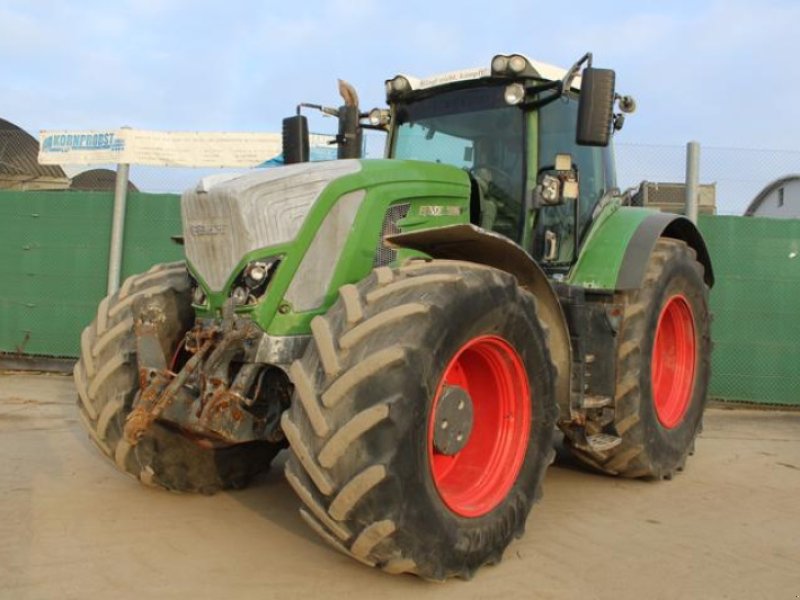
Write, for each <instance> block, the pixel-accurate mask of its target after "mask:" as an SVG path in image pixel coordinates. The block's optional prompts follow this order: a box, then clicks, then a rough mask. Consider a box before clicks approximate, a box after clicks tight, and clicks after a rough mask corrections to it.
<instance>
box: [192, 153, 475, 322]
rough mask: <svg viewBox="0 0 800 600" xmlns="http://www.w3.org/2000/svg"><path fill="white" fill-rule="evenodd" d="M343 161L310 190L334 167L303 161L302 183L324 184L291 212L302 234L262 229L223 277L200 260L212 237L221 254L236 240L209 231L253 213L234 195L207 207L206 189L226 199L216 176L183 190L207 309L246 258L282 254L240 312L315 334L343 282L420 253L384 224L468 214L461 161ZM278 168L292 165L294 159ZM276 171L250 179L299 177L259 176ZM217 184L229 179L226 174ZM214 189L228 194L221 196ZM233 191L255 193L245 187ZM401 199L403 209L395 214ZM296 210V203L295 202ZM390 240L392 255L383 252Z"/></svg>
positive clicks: (221, 299) (223, 295) (211, 310)
mask: <svg viewBox="0 0 800 600" xmlns="http://www.w3.org/2000/svg"><path fill="white" fill-rule="evenodd" d="M336 162H338V163H352V165H351V168H350V169H349V171H350V172H349V173H347V174H343V175H340V176H334V177H332V178H331V179H330V180H329V181H327V183H325V185H324V186H323V187H322V189H321V191H319V192H318V193H317V192H315V191H307V190H305V191H304V190H303V186H306V187H308V186H313V185H314V184H315V182H316V183H317V184H318V183H319V178H318V177H317V175H316V174H317V173H318V172H321V171H323V170H325V169H327V168H329V167H328V166H327V165H323V164H322V163H311V164H306V165H303V173H302V177H304V178H305V179H308V180H309V182H306V181H305V179H304V180H303V181H302V182H300V183H298V184H297V185H296V186H295V189H298V190H300V191H299V192H297V195H298V196H302V195H303V194H304V193H309V194H311V193H316V194H317V196H316V198H315V199H313V198H311V199H310V205H309V206H308V207H307V212H306V213H305V214H302V212H301V211H299V209H296V212H295V213H294V214H292V217H293V218H295V219H297V220H301V221H302V222H301V223H300V224H299V226H298V227H297V231H296V235H294V236H293V238H292V239H290V240H288V241H282V243H278V244H270V243H269V241H270V240H269V235H263V234H262V235H261V237H257V239H256V240H254V244H255V245H258V247H256V248H254V249H252V250H249V251H248V252H245V253H244V254H242V255H240V256H241V257H240V258H239V260H238V261H237V262H236V263H235V267H234V268H232V269H230V270H229V271H228V272H227V274H226V278H225V280H224V283H223V284H222V285H221V287H220V283H221V282H222V279H220V277H219V276H218V275H219V274H218V273H216V275H217V277H216V281H211V280H210V277H209V276H206V274H205V272H204V268H205V265H201V264H199V263H200V257H202V256H204V254H203V252H204V245H205V246H209V245H211V246H218V248H212V251H213V252H214V255H217V256H218V255H219V254H221V253H222V252H223V251H224V249H223V248H222V247H223V246H226V245H228V244H230V242H231V240H229V239H227V238H226V236H225V234H224V233H223V234H221V235H218V236H214V235H208V232H209V231H212V229H211V226H212V225H215V226H216V227H217V228H218V229H220V230H222V231H227V230H228V228H230V229H231V230H235V229H238V227H237V218H240V219H242V220H246V219H247V217H248V215H247V214H246V211H247V208H246V207H244V208H243V207H242V205H241V204H240V203H237V202H236V201H233V202H230V203H228V204H229V210H228V211H227V214H226V213H225V211H219V210H217V207H211V208H210V209H209V208H208V207H206V209H205V212H202V207H201V209H200V212H198V200H197V199H198V197H200V196H202V194H203V193H205V194H207V195H209V196H210V197H211V198H210V199H209V200H208V202H207V204H212V203H216V204H218V205H219V204H224V202H220V198H221V197H224V190H221V191H220V190H219V189H215V188H214V187H213V186H212V187H211V188H210V190H209V191H207V192H197V191H190V192H187V194H185V195H184V198H183V202H182V210H183V213H184V214H183V216H184V219H183V221H184V235H185V238H186V240H187V260H188V263H189V270H190V272H191V274H192V276H193V277H194V278H195V280H196V281H197V282H198V284H199V286H200V287H201V289H202V290H203V292H204V297H205V299H206V301H205V302H204V303H202V304H196V305H195V309H196V311H197V313H198V316H199V317H201V318H203V317H204V318H215V317H216V318H219V317H220V316H221V315H222V312H223V305H224V304H225V302H226V301H227V300H228V299H229V298H230V296H231V294H232V292H233V290H234V288H235V287H236V285H237V281H238V280H239V279H240V277H241V274H242V272H243V270H244V269H245V268H246V266H247V265H248V264H250V263H251V262H253V261H258V260H273V259H276V258H277V259H279V260H280V262H279V264H278V267H277V268H276V269H275V272H274V273H273V274H272V277H271V279H270V281H269V284H268V288H267V293H264V294H263V295H261V296H260V297H259V298H255V299H253V301H251V302H250V303H248V304H246V305H243V306H237V307H236V308H235V312H236V314H239V315H242V316H244V315H248V316H249V317H250V318H251V319H252V320H254V321H255V322H256V323H257V324H258V325H259V326H260V327H261V328H262V329H263V330H264V331H266V332H267V333H269V334H270V335H273V336H286V335H304V334H308V333H309V332H310V326H309V324H310V321H311V319H312V318H313V317H314V316H316V315H318V314H322V313H324V312H326V311H327V310H328V308H329V307H330V305H331V304H332V303H333V302H334V301H335V299H336V296H337V291H338V290H339V288H340V287H342V286H343V285H345V284H348V283H355V282H357V281H360V280H361V279H363V278H364V277H366V276H367V275H368V274H369V272H370V271H371V270H372V269H373V268H374V267H375V266H380V264H388V262H391V261H392V260H394V259H395V258H397V257H398V255H399V257H400V258H405V257H407V256H411V255H413V254H419V253H415V252H414V251H410V250H401V251H400V252H399V253H398V252H395V251H391V250H388V249H385V248H384V247H383V242H382V236H383V235H384V234H385V233H386V231H384V228H385V227H387V226H391V227H392V231H395V232H398V231H399V228H400V227H402V230H403V231H415V230H417V229H429V228H435V227H443V226H446V225H453V224H459V223H465V222H468V221H469V215H470V207H469V201H470V182H469V177H468V175H467V174H466V173H465V172H464V171H463V170H461V169H458V168H455V167H452V166H448V165H439V164H434V163H426V162H421V161H397V160H358V161H355V160H353V161H336ZM328 164H329V165H332V164H334V163H328ZM275 171H284V172H286V171H288V172H291V171H292V167H284V168H281V169H276V170H275ZM272 175H273V173H265V174H259V173H256V174H255V175H249V176H248V177H250V178H252V179H253V181H252V182H251V183H248V184H247V185H248V186H249V188H250V189H257V188H258V187H259V186H260V185H261V186H262V187H263V186H271V187H273V188H274V187H277V188H279V189H280V186H284V187H285V186H287V185H290V183H291V181H290V180H291V177H287V178H283V179H277V180H274V181H272V180H271V181H267V182H266V183H260V182H259V176H262V177H272ZM299 176H300V175H298V177H299ZM287 180H289V181H290V183H287ZM218 185H219V186H220V187H222V188H224V186H225V185H226V183H222V184H218ZM264 189H266V188H264ZM214 194H217V195H218V196H220V198H214ZM232 194H240V195H246V193H244V194H243V193H242V191H241V189H237V190H236V191H235V192H232ZM258 194H263V191H258V192H256V193H255V195H256V202H260V198H258ZM200 202H203V201H202V200H201V201H200ZM307 204H308V202H307ZM265 206H266V202H263V206H261V208H262V209H263V208H265ZM393 207H396V210H395V213H394V214H393V215H392V213H391V212H390V211H391V209H392V208H393ZM209 210H212V211H214V212H213V214H209V212H208V211H209ZM237 211H242V214H240V215H236V214H233V213H236V212H237ZM288 212H289V213H291V209H289V211H288ZM286 216H287V215H286V213H285V212H284V213H283V214H281V215H277V217H278V218H282V219H283V218H286ZM387 221H391V222H390V223H387ZM198 232H199V233H200V235H198ZM252 236H257V232H256V231H253V232H251V237H252ZM284 237H285V236H284ZM193 242H194V243H193ZM259 242H260V244H261V245H259ZM237 243H238V240H237ZM381 248H383V259H382V260H383V262H381V259H379V258H378V254H379V250H380V249H381ZM205 270H207V268H205ZM218 270H219V269H217V271H218ZM215 288H216V289H215Z"/></svg>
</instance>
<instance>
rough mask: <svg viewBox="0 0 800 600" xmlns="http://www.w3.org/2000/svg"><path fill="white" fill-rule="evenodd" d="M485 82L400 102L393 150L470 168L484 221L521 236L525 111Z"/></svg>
mask: <svg viewBox="0 0 800 600" xmlns="http://www.w3.org/2000/svg"><path fill="white" fill-rule="evenodd" d="M503 89H504V88H503V87H502V86H500V85H486V86H482V87H473V88H468V89H460V90H452V91H449V92H440V93H437V94H434V95H431V96H428V97H426V98H425V97H423V98H420V99H415V100H412V101H410V102H407V103H401V104H398V105H397V107H396V111H395V135H394V137H393V143H392V148H391V156H392V157H393V158H399V159H414V160H424V161H428V162H435V163H445V164H450V165H454V166H456V167H460V168H462V169H465V170H468V171H469V172H470V173H471V174H472V176H473V177H474V179H475V181H476V182H477V184H478V187H479V189H480V192H481V194H480V196H481V199H480V202H481V207H480V212H481V223H480V225H481V227H483V228H485V229H491V230H493V231H497V232H498V233H502V234H503V235H506V236H508V237H510V238H512V239H514V240H519V238H520V236H521V225H522V198H523V192H524V190H523V186H524V182H525V163H526V158H525V144H524V140H525V133H524V132H525V113H524V111H522V110H520V109H519V108H518V107H516V106H509V105H508V104H507V103H506V102H505V100H504V99H503Z"/></svg>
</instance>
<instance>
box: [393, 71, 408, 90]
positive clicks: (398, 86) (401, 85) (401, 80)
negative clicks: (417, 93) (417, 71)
mask: <svg viewBox="0 0 800 600" xmlns="http://www.w3.org/2000/svg"><path fill="white" fill-rule="evenodd" d="M410 89H411V84H410V83H409V82H408V79H406V78H405V77H403V76H402V75H398V76H397V77H395V78H394V79H392V91H394V92H407V91H408V90H410Z"/></svg>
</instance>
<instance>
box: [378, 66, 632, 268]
mask: <svg viewBox="0 0 800 600" xmlns="http://www.w3.org/2000/svg"><path fill="white" fill-rule="evenodd" d="M590 63H591V55H588V54H587V55H586V56H584V57H583V58H582V59H581V60H580V61H578V62H577V63H576V64H575V65H574V66H573V67H572V68H571V69H569V70H563V69H558V68H556V67H552V66H550V65H546V64H542V63H538V62H535V61H532V60H530V59H528V58H526V57H524V56H522V55H518V54H515V55H511V56H504V55H498V56H495V58H494V59H493V61H492V63H491V64H492V66H491V68H487V69H472V70H466V71H459V72H456V73H448V74H445V75H441V76H437V77H432V78H429V79H422V80H420V79H416V78H413V77H409V76H406V75H398V76H396V77H394V78H393V79H390V80H388V81H387V82H386V94H387V102H388V104H389V106H390V109H389V111H387V112H385V113H384V114H381V113H373V114H372V121H373V122H378V123H380V122H382V123H383V124H384V127H385V128H386V130H387V131H388V133H389V140H388V144H387V154H388V157H389V158H396V159H417V160H424V161H429V162H436V163H446V164H451V165H454V166H457V167H459V168H462V169H464V170H465V171H467V172H468V173H469V175H470V179H471V182H472V188H473V194H472V206H471V219H470V220H471V222H472V223H473V224H475V225H478V226H480V227H481V228H483V229H486V230H490V231H494V232H496V233H499V234H502V235H504V236H506V237H508V238H510V239H512V240H514V241H515V242H517V243H518V244H520V245H521V246H522V247H523V248H524V249H525V250H526V251H527V252H528V253H529V254H531V256H533V257H534V258H535V259H536V260H537V261H538V262H539V263H540V264H541V265H542V267H543V268H545V270H547V271H548V272H550V273H551V274H557V273H559V272H565V271H567V270H569V268H570V267H571V266H572V264H573V263H574V261H575V259H576V257H577V256H578V253H579V249H580V245H581V243H582V241H583V240H584V238H585V236H586V233H587V232H588V229H589V225H590V224H591V222H592V215H593V214H594V211H595V209H596V207H597V206H598V204H599V203H600V201H601V200H602V198H603V197H604V196H606V195H607V194H610V193H612V192H613V191H615V190H616V188H617V184H616V177H615V172H614V165H613V152H612V148H611V145H610V133H611V129H612V128H613V127H616V128H619V127H620V126H621V123H622V119H621V117H620V116H619V115H617V116H616V117H615V116H614V115H613V104H614V101H615V98H617V97H616V96H615V94H614V72H613V71H610V70H605V69H593V68H591V66H590ZM584 64H588V65H589V66H587V67H586V68H585V69H584V70H583V77H581V76H580V74H579V70H580V68H581V66H582V65H584ZM582 87H583V88H584V92H583V93H581V88H582ZM631 107H632V101H630V100H629V99H623V102H622V103H621V108H622V110H627V109H630V108H631Z"/></svg>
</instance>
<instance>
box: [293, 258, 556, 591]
mask: <svg viewBox="0 0 800 600" xmlns="http://www.w3.org/2000/svg"><path fill="white" fill-rule="evenodd" d="M312 331H313V334H314V341H313V343H311V344H309V347H308V349H307V351H306V353H305V355H304V356H303V358H302V360H299V361H296V362H295V363H294V364H293V365H292V367H291V377H292V380H293V383H294V384H295V396H294V398H293V400H292V405H291V408H290V409H289V410H288V411H287V412H286V413H284V415H283V419H282V425H283V429H284V432H285V434H286V436H287V438H288V440H289V442H290V452H291V456H290V458H289V460H288V461H287V465H286V477H287V479H288V481H289V483H290V484H291V486H292V487H293V488H294V490H295V491H296V492H297V494H298V496H299V497H300V499H301V500H302V502H303V504H304V506H303V508H301V509H300V512H301V515H302V517H303V519H304V520H305V521H306V522H307V523H308V525H309V526H310V527H311V528H312V529H314V530H315V531H316V532H317V533H318V534H319V535H320V536H321V537H323V538H324V539H325V540H326V541H328V542H329V543H330V544H331V545H332V546H334V547H335V548H337V549H338V550H340V551H342V552H344V553H346V554H349V555H350V556H352V557H354V558H355V559H357V560H359V561H361V562H363V563H365V564H367V565H371V566H377V567H380V568H382V569H383V570H385V571H387V572H390V573H402V572H410V573H415V574H417V575H420V576H422V577H424V578H427V579H434V580H442V579H446V578H448V577H451V576H460V577H464V578H468V577H470V576H471V575H472V574H473V572H474V571H475V569H477V568H478V567H480V566H481V565H483V564H486V563H493V562H497V561H499V560H500V558H501V555H502V553H503V551H504V550H505V548H506V546H507V545H508V544H509V543H510V542H511V540H512V539H513V538H514V537H515V536H517V537H518V536H520V535H521V534H522V532H523V528H524V525H525V520H526V517H527V515H528V513H529V511H530V509H531V506H532V504H533V503H534V501H535V500H536V499H537V498H538V497H539V495H540V493H541V480H542V477H543V475H544V472H545V470H546V467H547V466H548V465H549V464H550V462H552V458H553V449H552V437H553V431H554V423H555V418H556V413H557V409H556V404H555V400H554V391H553V386H554V377H555V371H554V367H553V365H552V362H551V359H550V355H549V352H548V350H547V342H546V332H545V330H544V326H543V325H542V323H541V322H540V321H539V319H538V318H537V312H536V301H535V299H534V297H533V296H531V295H530V294H529V293H527V292H525V291H523V290H521V289H520V288H519V287H518V286H517V284H516V280H515V279H514V278H513V277H512V276H510V275H508V274H506V273H503V272H501V271H497V270H495V269H490V268H486V267H480V266H476V265H472V264H469V263H459V262H453V261H432V262H423V261H413V262H409V263H406V264H405V265H404V266H402V267H400V268H399V269H391V268H389V267H380V268H378V269H376V270H375V271H374V272H373V274H372V275H370V276H369V277H367V278H366V279H365V280H364V281H362V282H360V283H359V284H358V285H346V286H343V287H342V288H341V289H340V297H339V299H338V301H337V302H336V303H335V304H334V305H333V306H332V308H331V309H330V310H329V311H328V313H327V314H326V315H325V316H324V317H316V318H315V319H314V321H313V322H312ZM486 336H488V337H491V339H502V340H505V341H506V342H507V344H508V345H509V346H510V347H512V348H513V349H514V351H515V352H516V353H517V355H518V356H519V358H520V364H522V365H524V373H525V376H526V377H527V381H529V383H530V402H531V404H530V407H531V410H530V414H531V419H530V423H529V432H528V431H527V429H526V440H527V442H526V445H523V446H522V448H523V450H522V455H521V456H522V458H521V459H520V467H519V471H518V475H517V476H516V479H514V478H513V476H511V479H510V481H509V483H508V485H509V486H510V489H508V491H507V493H505V495H504V496H501V497H500V499H498V500H497V503H496V505H494V508H491V509H487V511H485V512H484V513H482V514H479V515H478V516H474V517H464V516H462V515H460V514H458V513H457V512H456V511H454V510H451V509H450V508H448V506H447V505H446V504H445V503H444V501H443V496H442V495H441V494H440V491H439V488H438V487H437V485H438V484H437V483H436V481H435V480H434V475H433V470H432V467H431V466H430V464H432V463H429V447H430V443H431V441H430V437H429V425H430V422H431V421H430V412H431V406H432V403H433V401H434V398H435V397H437V390H438V389H439V385H440V382H442V381H443V373H444V372H445V370H446V369H448V368H449V366H448V363H449V362H452V361H451V359H452V358H453V357H454V356H455V355H457V354H458V352H459V349H460V348H463V347H464V345H465V344H468V343H469V341H470V340H475V339H484V338H485V337H486ZM526 401H527V400H526ZM476 422H477V419H476ZM476 426H477V425H476ZM528 433H529V434H530V435H529V438H528V437H527V434H528Z"/></svg>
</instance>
